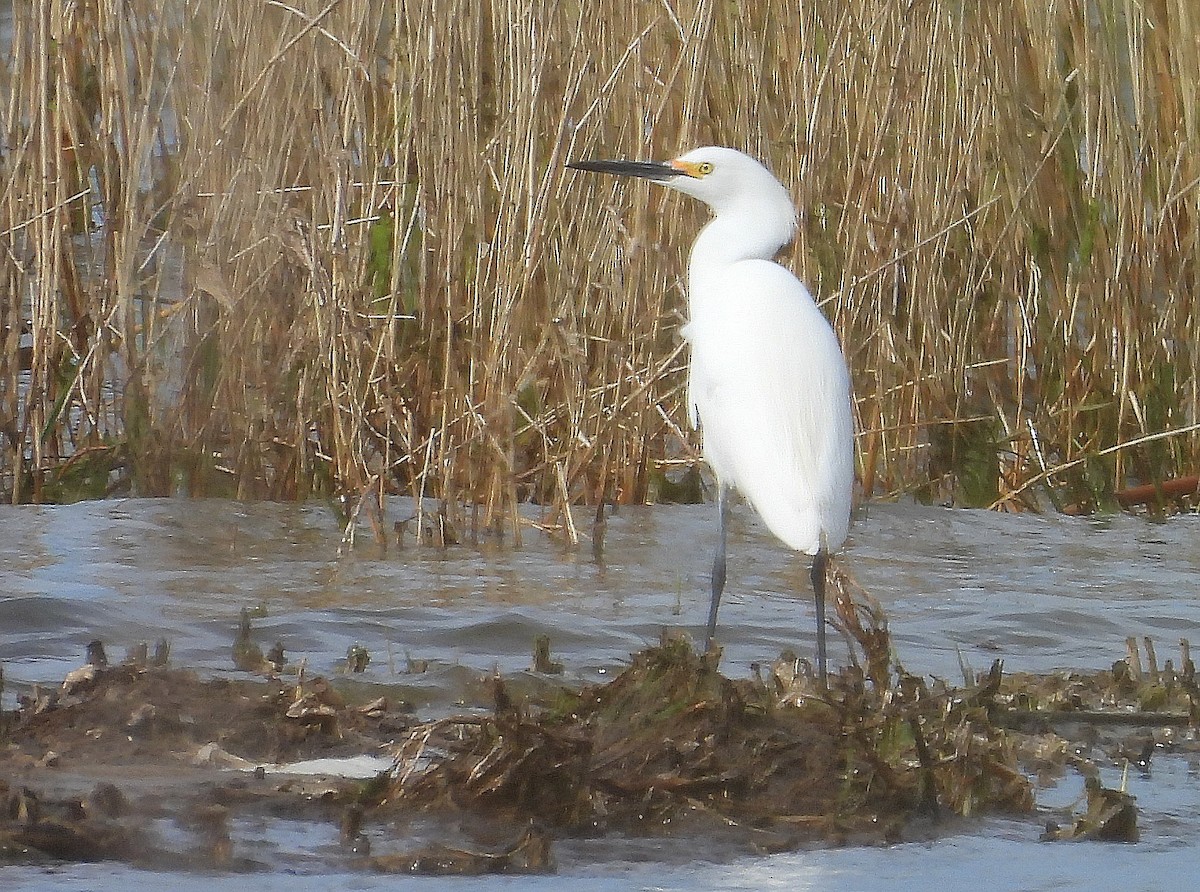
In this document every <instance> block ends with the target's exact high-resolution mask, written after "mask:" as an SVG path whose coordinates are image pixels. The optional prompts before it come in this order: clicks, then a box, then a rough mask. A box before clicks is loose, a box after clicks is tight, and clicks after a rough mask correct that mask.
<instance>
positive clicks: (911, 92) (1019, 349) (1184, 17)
mask: <svg viewBox="0 0 1200 892" xmlns="http://www.w3.org/2000/svg"><path fill="white" fill-rule="evenodd" d="M1198 27H1200V21H1198V20H1197V14H1196V13H1195V12H1194V11H1193V9H1192V4H1191V2H1190V0H1150V2H1149V3H1139V4H1135V3H1133V2H1132V0H1063V2H1061V3H1056V4H1045V3H1034V2H1018V3H1017V4H1016V5H1015V6H1014V5H1012V4H1009V5H1007V6H1006V7H1004V8H1003V9H1001V8H999V7H995V8H994V5H989V4H961V3H951V2H941V0H933V2H929V3H912V2H898V0H839V2H836V3H835V2H817V3H809V4H803V5H802V6H801V7H800V9H799V10H797V9H796V7H795V5H794V4H785V3H775V2H760V3H748V4H729V3H716V2H712V0H688V2H682V0H680V2H672V0H663V2H661V3H645V2H641V0H615V2H612V3H607V4H596V3H583V2H578V0H568V2H559V3H549V2H534V3H527V2H515V0H437V2H433V0H399V2H387V3H385V2H383V0H296V2H284V0H262V2H255V3H229V2H220V0H217V2H208V0H205V2H200V0H168V2H167V3H165V4H163V3H161V2H150V0H83V2H79V3H75V4H64V3H58V2H54V0H51V2H46V3H37V4H17V5H16V7H15V14H14V21H13V24H12V34H11V52H10V53H9V54H8V59H9V62H8V65H7V67H6V68H5V69H4V71H3V78H4V87H5V88H6V89H5V91H4V94H3V95H4V96H5V97H7V98H6V101H5V103H4V105H3V111H2V115H3V117H2V120H0V124H2V127H3V139H4V145H3V159H2V160H3V166H2V168H0V246H2V247H3V252H2V253H3V259H2V261H0V262H2V263H3V269H4V273H3V275H4V281H5V289H4V293H3V296H2V309H0V312H2V313H3V317H2V319H0V323H2V325H3V336H4V341H5V347H4V351H3V355H2V356H0V425H2V426H3V430H4V433H5V437H4V439H3V442H2V444H0V447H2V448H0V471H2V473H3V486H4V490H5V494H6V496H7V497H8V498H10V499H12V500H13V501H29V500H59V499H68V498H77V497H80V496H82V495H99V494H103V493H105V492H109V491H113V490H122V491H124V490H132V491H134V492H138V493H143V494H166V493H175V492H183V493H191V494H196V495H201V494H225V495H232V496H237V497H242V498H255V497H270V498H300V497H304V496H306V495H309V494H314V493H316V494H323V493H337V492H340V493H345V494H360V493H362V492H363V491H364V490H365V489H366V488H367V487H375V486H379V487H382V489H383V490H384V491H393V492H407V493H410V494H412V495H414V496H416V497H418V498H419V500H420V501H419V504H421V505H422V506H425V505H427V504H428V505H429V506H431V507H432V506H437V508H438V513H439V514H440V516H441V518H442V519H443V520H448V521H449V522H450V523H451V525H455V524H457V525H461V524H462V523H464V522H465V520H464V514H463V506H466V505H473V506H477V509H478V510H474V511H473V513H472V517H473V519H474V521H475V522H476V523H479V524H481V525H487V526H491V527H494V528H497V529H509V530H512V531H514V532H517V531H519V525H518V523H517V519H516V517H517V516H516V513H515V506H516V505H517V503H519V502H521V501H525V500H533V501H537V502H539V503H541V504H544V505H546V506H548V513H547V515H546V516H545V517H544V522H545V524H546V525H549V526H555V527H560V528H561V529H563V530H564V531H565V533H566V534H567V535H568V536H571V537H574V536H576V535H577V529H578V526H579V523H580V519H579V517H577V516H576V514H577V507H574V506H578V505H580V504H581V503H583V504H590V505H595V504H596V503H597V502H599V501H602V500H603V501H640V500H643V499H646V498H647V497H653V496H654V494H655V493H656V492H659V491H661V490H662V488H663V487H665V486H666V485H667V484H666V483H665V482H664V473H665V474H668V475H673V474H674V473H675V469H678V468H680V467H685V466H689V465H691V464H693V463H695V461H696V452H695V440H694V439H693V434H692V433H691V432H690V431H688V430H687V426H686V412H685V407H684V406H683V397H682V392H681V384H682V370H683V369H684V367H685V365H686V353H685V352H683V350H682V348H681V346H680V339H679V335H678V329H679V326H680V324H681V314H682V312H683V310H682V308H683V282H682V278H681V277H682V272H683V270H684V268H685V263H686V246H687V244H688V242H689V241H690V238H691V237H692V236H693V234H694V232H695V230H696V228H697V227H698V226H699V225H700V223H701V222H702V220H703V212H702V210H701V209H699V208H697V207H694V206H691V205H689V204H687V203H685V202H683V201H680V200H678V199H676V198H670V197H667V196H665V195H664V194H662V193H661V192H658V191H653V190H651V189H650V188H649V187H647V186H645V185H630V184H628V183H607V182H603V181H600V180H596V179H586V180H581V179H576V178H575V177H574V176H572V175H570V174H569V172H566V171H564V170H563V167H562V165H563V163H564V162H565V161H566V160H568V159H569V158H574V157H580V156H618V155H619V156H629V157H666V156H670V155H672V154H675V153H677V152H679V151H682V150H684V149H687V148H689V147H691V146H694V145H698V144H704V143H721V144H727V145H733V146H735V147H738V148H742V149H744V150H746V151H749V152H751V153H753V154H756V155H758V156H760V157H762V158H764V159H765V160H766V161H767V162H768V163H769V164H770V165H771V166H772V167H773V169H774V170H775V171H776V172H777V173H778V174H779V176H780V178H781V179H782V180H783V181H784V182H785V183H788V184H789V185H790V186H791V187H792V189H793V192H794V194H795V196H796V198H797V200H798V202H799V204H800V206H801V208H802V227H801V232H800V235H799V237H798V238H797V240H796V242H795V244H794V245H793V246H792V247H791V249H790V250H789V251H788V253H787V256H786V258H785V259H786V262H788V263H789V264H790V265H791V266H792V267H793V268H794V269H796V271H797V272H798V273H799V274H800V275H801V276H802V277H803V278H805V279H806V280H807V281H808V282H810V284H811V285H812V287H813V290H814V292H815V293H816V294H817V296H818V298H819V299H820V300H822V301H823V305H824V308H825V310H826V311H827V313H828V314H829V315H830V317H831V318H832V319H833V320H834V322H835V325H836V327H837V330H838V332H839V334H840V336H841V338H842V341H843V344H844V346H845V350H846V353H847V355H848V357H849V358H850V361H851V365H852V368H853V375H854V382H855V389H856V405H857V413H858V426H859V430H860V434H859V470H860V475H859V476H860V479H861V480H862V481H863V485H864V488H865V489H866V490H867V491H868V492H874V493H876V494H879V493H896V492H901V491H917V492H919V493H922V494H924V495H926V496H928V497H931V498H951V499H955V500H957V501H965V502H967V503H995V504H1004V505H1019V504H1023V503H1025V501H1026V500H1027V499H1028V497H1030V496H1032V495H1034V494H1039V493H1044V494H1045V495H1047V496H1048V497H1049V501H1051V502H1053V503H1055V504H1057V505H1058V506H1059V507H1061V508H1068V507H1074V508H1076V509H1080V510H1088V509H1091V508H1094V507H1097V506H1100V505H1102V504H1104V503H1105V501H1106V500H1107V499H1108V498H1109V497H1110V496H1111V493H1112V492H1113V490H1114V489H1115V488H1118V487H1121V486H1123V485H1125V484H1126V482H1128V481H1154V480H1161V479H1164V478H1166V477H1171V476H1178V475H1184V474H1187V473H1189V472H1191V473H1194V472H1195V468H1196V465H1197V454H1198V451H1200V450H1198V447H1200V438H1198V436H1197V433H1196V424H1197V406H1198V394H1197V381H1198V380H1200V374H1198V367H1197V364H1198V363H1200V356H1198V352H1200V338H1198V332H1197V323H1196V321H1195V314H1194V312H1193V310H1194V304H1193V301H1194V294H1195V293H1196V287H1197V284H1198V283H1197V270H1196V261H1195V257H1196V249H1197V244H1196V224H1197V217H1198V211H1200V206H1198V197H1197V196H1198V194H1200V192H1198V189H1197V182H1198V178H1200V163H1198V161H1197V145H1198V139H1200V132H1198V126H1200V124H1198V122H1197V108H1198V107H1200V106H1197V83H1198V81H1200V50H1198V49H1197V44H1196V42H1195V40H1194V34H1195V33H1196V31H1197V28H1198ZM731 299H736V296H735V295H732V296H731ZM796 348H797V349H803V345H802V344H798V345H796ZM423 510H424V508H423Z"/></svg>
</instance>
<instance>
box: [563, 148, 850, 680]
mask: <svg viewBox="0 0 1200 892" xmlns="http://www.w3.org/2000/svg"><path fill="white" fill-rule="evenodd" d="M567 166H568V167H571V168H574V169H576V170H585V171H594V172H599V173H610V174H617V175H619V176H633V177H642V178H645V179H649V180H652V181H654V182H657V183H660V184H661V185H663V186H666V187H667V188H669V189H674V190H676V191H678V192H683V193H684V194H686V195H691V196H692V197H693V198H698V199H700V201H703V202H704V203H705V204H707V205H708V206H709V208H710V209H711V210H712V212H713V217H712V219H711V220H710V221H709V222H708V224H707V225H705V227H704V229H703V230H701V232H700V235H699V236H698V237H697V238H696V242H695V244H694V245H692V255H691V260H690V262H689V265H688V316H689V320H688V323H687V325H686V326H685V327H684V328H683V336H684V338H685V339H686V340H687V341H688V343H689V344H690V346H691V363H690V367H689V376H688V409H689V414H690V417H691V422H692V426H693V427H698V428H699V429H700V430H701V432H702V434H703V440H704V459H705V461H706V462H707V463H708V464H709V466H710V467H711V468H712V470H713V473H714V474H715V475H716V478H717V504H718V511H719V514H720V527H721V532H720V540H719V542H718V543H717V550H716V556H715V558H714V560H713V569H712V602H711V606H710V607H709V614H708V630H707V631H708V634H707V644H708V647H710V648H712V647H713V646H714V642H715V637H716V630H717V608H718V607H719V605H720V603H721V593H722V591H723V590H724V587H725V539H726V531H727V527H728V516H729V512H728V492H729V489H730V488H734V489H736V490H738V491H739V492H740V493H741V494H742V495H743V496H745V498H746V499H747V500H748V501H749V502H750V504H751V505H753V506H754V509H755V510H756V511H757V512H758V514H759V516H760V517H761V518H762V519H763V522H764V523H766V525H767V527H768V528H769V529H770V530H771V532H773V533H774V534H775V535H776V536H778V537H779V539H781V540H782V541H783V542H784V543H785V544H786V545H788V546H789V547H790V548H792V549H794V550H795V551H798V552H803V553H804V554H808V555H812V556H813V561H812V568H811V577H812V585H813V593H814V595H815V596H816V604H817V668H818V674H819V676H820V679H821V682H822V684H824V683H825V662H826V660H825V576H826V569H827V565H828V560H829V554H830V553H831V552H834V551H836V550H837V549H838V548H839V547H841V545H842V543H843V542H844V541H845V539H846V532H847V529H848V528H849V525H850V499H851V491H852V489H853V484H854V428H853V422H852V420H851V409H850V375H849V372H848V371H847V369H846V361H845V359H844V358H843V356H842V352H841V349H840V347H839V346H838V341H837V336H836V335H835V334H834V332H833V329H832V328H831V327H830V325H829V322H828V321H827V320H826V319H825V317H824V316H823V315H822V314H821V311H820V310H819V309H818V308H817V305H816V302H815V301H814V300H813V298H812V295H810V294H809V292H808V289H807V288H805V287H804V285H803V284H802V283H801V282H800V280H799V279H797V278H796V277H795V276H794V275H793V274H792V273H791V271H789V270H787V269H785V268H784V267H782V266H780V265H779V264H778V263H776V262H775V261H774V259H773V258H774V257H775V255H776V254H777V253H778V252H779V249H780V248H782V247H783V246H784V245H786V244H787V243H788V242H789V241H791V239H792V236H793V235H794V234H795V232H796V208H795V206H794V205H793V204H792V199H791V196H790V195H789V194H788V192H787V190H786V189H785V188H784V187H783V186H782V185H781V184H780V182H779V181H778V180H777V179H775V177H774V176H773V175H772V174H771V172H770V171H768V170H767V169H766V168H765V167H763V166H762V165H761V164H760V163H758V162H757V161H755V160H754V159H753V158H751V157H749V156H748V155H744V154H742V153H741V152H738V151H734V150H733V149H727V148H720V147H714V146H709V147H706V148H701V149H695V150H693V151H691V152H688V153H687V154H686V155H682V156H680V157H678V158H676V159H674V160H673V161H667V162H661V163H660V162H642V161H575V162H573V163H571V164H568V165H567Z"/></svg>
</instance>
